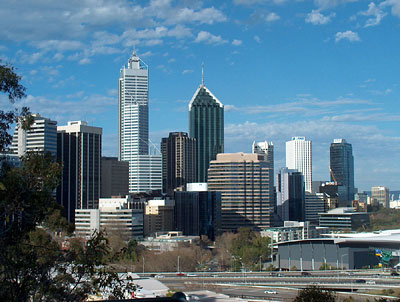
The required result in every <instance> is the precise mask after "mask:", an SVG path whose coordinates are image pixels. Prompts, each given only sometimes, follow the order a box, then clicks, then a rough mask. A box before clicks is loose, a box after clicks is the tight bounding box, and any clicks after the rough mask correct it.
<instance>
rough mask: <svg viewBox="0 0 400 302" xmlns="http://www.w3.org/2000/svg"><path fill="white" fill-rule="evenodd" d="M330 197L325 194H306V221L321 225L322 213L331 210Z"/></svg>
mask: <svg viewBox="0 0 400 302" xmlns="http://www.w3.org/2000/svg"><path fill="white" fill-rule="evenodd" d="M328 199H329V197H328V195H327V194H325V193H308V192H307V193H306V202H305V220H306V221H309V222H310V223H311V224H314V225H319V216H320V213H325V212H327V211H328V210H329V205H328Z"/></svg>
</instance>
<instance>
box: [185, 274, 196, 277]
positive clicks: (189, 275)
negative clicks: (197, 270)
mask: <svg viewBox="0 0 400 302" xmlns="http://www.w3.org/2000/svg"><path fill="white" fill-rule="evenodd" d="M187 276H188V277H197V275H196V274H187Z"/></svg>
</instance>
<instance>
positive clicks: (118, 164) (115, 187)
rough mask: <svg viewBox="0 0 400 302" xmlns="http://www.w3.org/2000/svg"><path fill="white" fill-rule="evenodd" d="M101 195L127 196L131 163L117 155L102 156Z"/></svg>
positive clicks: (108, 196) (105, 196) (103, 196)
mask: <svg viewBox="0 0 400 302" xmlns="http://www.w3.org/2000/svg"><path fill="white" fill-rule="evenodd" d="M100 192H101V193H100V197H102V198H110V197H111V196H126V195H128V193H129V163H128V162H126V161H120V160H118V159H117V158H116V157H105V156H103V157H102V158H101V191H100Z"/></svg>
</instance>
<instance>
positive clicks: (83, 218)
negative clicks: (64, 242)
mask: <svg viewBox="0 0 400 302" xmlns="http://www.w3.org/2000/svg"><path fill="white" fill-rule="evenodd" d="M75 215H76V218H75V233H76V235H77V236H81V237H90V236H92V235H93V233H94V232H98V231H100V230H105V231H106V232H107V233H108V234H118V236H121V238H122V239H123V240H127V241H128V240H130V239H132V238H142V237H143V210H142V209H133V208H132V204H131V199H130V198H129V197H125V198H100V200H99V209H76V210H75Z"/></svg>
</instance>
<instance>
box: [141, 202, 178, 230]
mask: <svg viewBox="0 0 400 302" xmlns="http://www.w3.org/2000/svg"><path fill="white" fill-rule="evenodd" d="M174 208H175V201H174V200H172V199H153V200H149V201H148V202H147V205H146V207H145V215H144V234H145V236H153V235H154V234H155V233H157V232H167V231H173V230H174V229H175V221H174Z"/></svg>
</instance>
